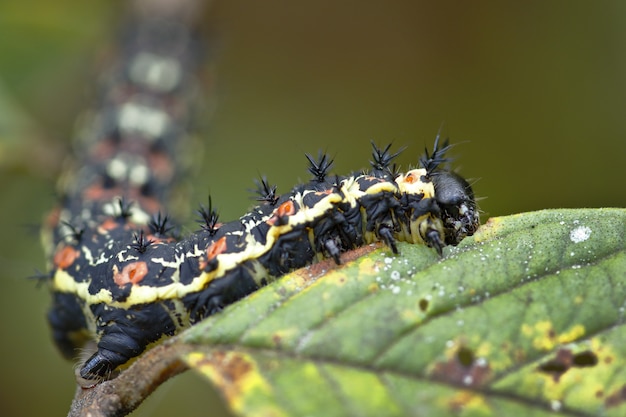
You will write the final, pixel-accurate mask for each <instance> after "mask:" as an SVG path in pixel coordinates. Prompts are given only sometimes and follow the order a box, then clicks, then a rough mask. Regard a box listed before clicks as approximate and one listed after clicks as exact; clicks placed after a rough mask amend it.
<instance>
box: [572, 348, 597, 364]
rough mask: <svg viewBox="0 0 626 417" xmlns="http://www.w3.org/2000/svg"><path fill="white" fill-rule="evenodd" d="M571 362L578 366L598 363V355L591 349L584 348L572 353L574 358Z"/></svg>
mask: <svg viewBox="0 0 626 417" xmlns="http://www.w3.org/2000/svg"><path fill="white" fill-rule="evenodd" d="M572 362H573V365H574V366H578V367H580V368H584V367H588V366H596V365H597V364H598V356H597V355H596V354H595V353H593V352H592V351H590V350H586V351H584V352H580V353H578V354H576V355H574V360H573V361H572Z"/></svg>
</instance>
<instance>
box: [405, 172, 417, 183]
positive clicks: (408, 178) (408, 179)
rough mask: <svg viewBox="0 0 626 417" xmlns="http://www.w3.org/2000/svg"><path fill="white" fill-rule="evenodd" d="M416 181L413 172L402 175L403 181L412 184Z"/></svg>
mask: <svg viewBox="0 0 626 417" xmlns="http://www.w3.org/2000/svg"><path fill="white" fill-rule="evenodd" d="M416 181H417V178H416V177H415V175H414V174H413V173H411V174H408V175H407V176H406V177H404V182H406V183H409V184H413V183H414V182H416Z"/></svg>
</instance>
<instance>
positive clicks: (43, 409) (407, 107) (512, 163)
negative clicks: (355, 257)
mask: <svg viewBox="0 0 626 417" xmlns="http://www.w3.org/2000/svg"><path fill="white" fill-rule="evenodd" d="M119 5H120V3H119V2H98V3H96V2H84V1H79V0H57V1H54V2H48V1H43V0H26V1H17V0H9V1H3V2H0V191H1V193H0V210H1V211H0V222H1V224H0V232H1V233H2V236H1V239H0V264H1V266H2V267H1V269H0V279H1V280H2V287H0V288H1V290H0V315H1V316H0V337H1V340H2V343H0V369H1V370H2V371H1V372H0V414H1V415H3V416H31V415H50V416H52V415H63V414H64V413H66V411H67V408H68V406H69V402H70V399H71V397H72V395H73V376H72V365H71V364H70V363H67V362H65V361H64V360H62V359H61V358H60V356H59V355H58V354H57V352H56V351H55V349H54V347H53V346H52V344H51V342H50V340H49V333H48V329H47V326H46V322H45V318H44V315H45V311H46V308H47V305H48V295H47V294H46V291H45V290H43V289H39V290H38V289H36V288H35V285H34V283H33V282H31V281H28V280H26V279H25V277H26V276H29V275H32V273H33V272H34V270H35V268H38V269H44V260H43V254H42V251H41V249H40V247H39V241H38V237H37V233H36V231H35V229H36V226H37V224H38V223H39V222H40V221H41V219H42V217H43V216H44V214H45V213H46V211H47V210H49V209H50V207H51V206H52V205H53V202H54V189H53V183H54V177H55V175H56V172H57V170H58V168H59V165H60V162H61V160H62V157H63V155H64V153H65V151H66V148H65V147H66V146H67V141H68V139H69V137H70V132H71V129H72V124H73V121H74V119H75V117H76V116H77V114H78V113H79V112H80V109H81V108H82V107H84V106H86V105H88V104H89V97H90V95H91V94H92V93H93V80H94V79H95V75H94V74H97V69H98V65H97V63H98V62H99V59H100V60H101V57H102V56H103V54H104V53H105V52H106V48H105V46H106V40H107V39H110V36H112V35H113V34H114V31H115V22H116V21H117V19H118V17H119V16H120V14H121V13H120V11H121V8H120V7H119ZM206 21H207V26H208V27H209V28H210V29H211V32H212V34H213V36H212V42H211V44H210V45H211V46H210V48H211V51H209V53H208V56H209V57H210V59H211V60H212V62H213V64H214V66H215V72H214V73H213V75H214V81H213V87H211V88H209V87H206V94H207V95H208V96H209V98H210V100H207V101H206V102H205V109H206V114H207V115H206V117H205V120H203V121H202V125H203V126H204V132H203V134H202V138H203V140H204V142H205V143H206V146H205V158H204V159H203V161H204V162H203V165H202V167H201V168H200V169H199V171H198V172H197V173H196V174H195V176H194V177H193V178H192V179H190V182H191V183H192V184H193V185H194V187H195V192H196V194H195V197H194V200H193V204H196V203H197V202H202V201H205V199H206V194H207V193H208V191H209V189H210V191H211V193H212V195H213V197H214V202H215V203H217V205H218V206H219V208H220V212H221V214H222V217H223V218H225V219H232V218H235V217H237V216H238V215H239V214H241V213H243V212H244V210H245V209H246V208H247V207H248V205H249V204H250V200H249V199H248V194H247V193H246V191H245V190H246V189H247V188H250V186H251V179H252V178H254V177H256V176H257V175H258V174H259V173H265V174H267V175H268V177H269V179H270V181H273V182H277V183H278V184H279V190H282V191H286V190H288V189H289V187H290V186H291V185H293V184H294V183H295V181H297V180H298V179H304V178H306V176H307V174H306V172H305V163H304V158H303V156H302V154H303V152H313V153H315V152H317V150H318V149H325V150H327V151H328V152H329V153H330V154H332V155H334V157H335V160H336V171H337V172H339V173H345V172H348V171H350V170H353V169H354V170H356V169H359V168H362V167H364V166H366V163H367V160H368V159H369V154H370V148H369V141H370V140H372V139H373V140H376V141H377V142H379V143H381V144H384V143H386V142H388V141H390V140H393V141H394V144H396V145H398V146H401V145H407V146H408V149H407V151H405V153H404V154H403V156H402V158H401V162H402V163H403V165H405V166H406V165H407V164H409V163H416V161H417V156H418V155H419V154H421V152H422V150H423V147H424V146H425V145H428V146H431V144H432V141H433V138H434V136H435V134H436V132H437V130H438V129H439V128H440V126H441V125H442V123H443V132H444V134H445V135H449V136H450V137H451V138H452V140H453V141H454V142H455V143H460V144H459V146H457V147H456V148H455V149H454V154H456V155H457V156H458V160H457V162H456V165H457V166H460V167H461V172H462V173H463V174H464V175H465V176H467V177H470V178H474V179H475V180H476V181H475V185H474V188H475V191H476V193H477V195H478V196H480V197H486V198H485V199H483V200H481V202H480V205H481V208H482V209H483V211H484V216H483V217H484V218H487V217H488V216H495V215H503V214H509V213H514V212H520V211H528V210H536V209H542V208H558V207H602V206H621V207H624V206H625V205H626V192H625V190H624V189H625V188H626V187H625V185H624V182H625V177H626V117H625V114H624V110H625V109H626V3H624V2H621V1H593V2H590V1H568V0H560V1H543V0H536V1H526V2H513V1H510V2H502V1H475V2H465V1H458V2H452V1H443V2H426V1H413V0H403V1H388V2H383V1H357V0H353V1H331V0H319V1H315V2H293V1H288V0H268V1H264V2H257V1H237V0H228V1H226V0H223V1H215V2H214V5H213V7H212V8H211V9H210V10H209V12H208V13H207V19H206ZM209 78H210V77H208V76H206V74H205V77H204V79H205V86H207V85H209V81H208V80H209ZM213 101H214V102H215V104H216V107H215V110H214V111H213V112H209V108H210V107H211V103H212V102H213ZM187 224H188V225H190V224H191V223H190V222H188V223H187ZM205 389H206V387H205V386H204V385H203V384H202V383H200V380H199V379H197V378H195V377H194V375H191V374H189V375H186V376H184V377H183V378H179V379H177V380H175V381H173V382H170V383H168V384H166V386H164V387H162V388H161V389H160V390H159V391H158V392H157V393H156V394H155V395H154V396H153V398H151V400H150V401H149V402H148V403H146V404H145V405H144V407H143V408H142V410H141V412H137V413H135V415H142V416H143V415H155V416H156V415H158V416H166V415H173V414H174V413H176V414H178V415H185V416H201V415H218V414H216V413H217V412H218V409H217V408H216V407H218V406H216V405H215V403H214V401H215V400H214V399H212V398H213V397H210V398H207V396H206V395H205V394H204V390H205ZM183 408H184V410H183ZM173 410H178V411H173Z"/></svg>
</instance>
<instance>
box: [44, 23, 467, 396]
mask: <svg viewBox="0 0 626 417" xmlns="http://www.w3.org/2000/svg"><path fill="white" fill-rule="evenodd" d="M132 27H133V29H132V30H131V31H130V33H129V34H128V35H127V37H126V40H125V45H127V48H126V52H125V53H124V54H122V57H123V59H122V61H121V64H120V66H119V67H118V70H117V71H116V72H114V76H113V77H111V81H110V82H109V84H108V85H107V86H105V89H104V90H105V92H107V95H105V97H104V100H103V101H104V103H105V106H104V109H105V110H104V112H103V113H101V114H100V116H99V117H98V118H97V120H98V121H99V124H96V125H93V126H92V132H96V133H97V134H96V135H95V136H94V137H93V140H91V141H89V142H88V143H85V144H83V145H81V146H79V148H78V152H77V153H78V157H79V158H80V159H81V160H82V161H83V164H84V165H83V167H82V168H81V170H79V171H71V170H70V171H69V172H70V176H71V178H72V179H73V181H65V182H62V186H61V191H62V193H63V200H62V204H61V208H60V209H58V210H57V211H55V212H53V214H52V215H51V216H50V218H49V221H48V226H49V227H48V230H50V231H51V233H49V234H48V238H47V240H46V242H47V243H46V247H47V248H50V259H51V267H50V274H49V280H48V282H49V284H50V287H51V290H52V294H53V305H52V308H51V310H50V313H49V315H48V319H49V321H50V325H51V327H52V330H53V336H54V339H55V342H56V343H57V345H58V346H59V348H60V349H61V351H62V352H63V353H64V354H65V355H66V356H68V357H72V356H73V355H74V354H75V351H76V349H77V348H79V347H81V346H83V345H84V344H85V343H87V342H88V341H90V340H93V341H95V342H96V343H97V350H96V351H95V353H93V355H92V356H91V357H89V358H88V359H87V360H86V361H85V362H84V364H83V365H82V367H81V368H80V370H79V377H80V379H81V383H82V384H83V385H85V386H89V385H93V384H94V383H96V382H97V381H100V380H102V379H107V378H110V377H112V376H113V375H114V373H115V372H116V371H117V370H119V367H120V366H121V365H124V364H125V363H127V362H128V361H129V360H130V359H132V358H134V357H136V356H138V355H139V354H140V353H142V352H143V351H144V350H145V349H146V347H147V346H148V345H150V344H152V343H155V342H158V341H159V340H160V339H162V338H163V337H167V336H171V335H173V334H175V333H176V332H178V331H179V330H181V329H183V328H185V327H188V326H189V325H192V324H194V323H196V322H198V321H200V320H202V319H203V318H205V317H207V316H209V315H211V314H214V313H216V312H218V311H220V310H221V309H222V308H224V307H225V306H227V305H228V304H231V303H233V302H235V301H237V300H239V299H241V298H243V297H245V296H246V295H248V294H250V293H251V292H253V291H255V290H256V289H258V288H259V287H261V286H263V285H265V284H267V283H268V282H270V281H272V280H274V279H276V278H277V277H280V276H281V275H283V274H285V273H287V272H289V271H291V270H294V269H296V268H300V267H303V266H305V265H309V264H311V263H312V262H315V261H316V260H318V259H321V258H327V257H330V258H333V259H334V260H335V262H337V263H339V262H340V254H341V253H343V252H345V251H348V250H351V249H354V248H357V247H359V246H362V245H364V244H367V243H371V242H376V241H383V242H384V243H385V244H386V245H387V246H388V247H389V248H390V249H391V250H392V251H393V252H394V253H398V249H397V247H396V241H406V242H411V243H424V244H426V245H428V246H430V247H433V248H434V249H435V250H436V251H437V252H438V253H439V254H440V255H441V254H442V250H443V247H444V246H446V245H456V244H458V243H459V242H460V241H461V240H462V239H463V238H464V237H465V236H468V235H472V234H473V233H474V231H475V230H476V228H477V226H478V224H479V217H478V211H477V208H476V204H475V200H474V194H473V192H472V189H471V187H470V185H469V184H468V182H467V181H466V180H464V179H463V178H461V177H460V176H459V175H457V174H455V173H453V172H450V171H448V170H445V169H443V168H442V167H441V166H442V165H443V164H444V163H445V162H447V160H446V158H445V153H446V151H447V150H448V149H449V147H450V146H449V145H448V143H447V141H446V142H445V143H442V144H440V143H439V137H437V139H436V140H435V145H434V148H433V151H432V153H429V152H428V151H426V153H425V155H424V156H423V157H421V158H420V161H419V162H420V168H416V169H412V170H409V171H407V172H399V171H398V170H397V169H396V167H395V165H394V166H392V165H391V164H392V161H393V159H394V158H395V157H396V156H397V155H398V154H399V152H398V153H392V152H390V146H387V147H385V148H384V149H383V148H378V147H377V146H375V145H373V159H372V161H371V169H370V170H368V171H367V172H363V173H359V174H353V175H349V176H336V175H330V174H329V170H330V168H331V165H332V163H333V161H332V160H330V159H329V158H328V157H327V155H324V154H322V155H320V156H319V158H317V159H315V158H313V157H311V156H309V155H307V159H308V160H309V172H310V173H311V174H312V176H313V178H312V180H311V181H309V182H308V183H306V184H301V185H298V186H296V187H295V188H294V189H293V190H291V191H290V192H289V193H286V194H283V195H278V194H277V192H276V187H275V186H271V185H270V184H269V183H268V182H267V181H266V180H265V179H262V180H260V181H259V182H258V184H257V185H258V201H259V205H257V206H256V207H254V208H253V209H252V210H251V211H250V212H249V213H247V214H245V215H244V216H242V217H241V218H239V219H238V220H236V221H231V222H227V223H221V222H220V221H219V218H218V215H217V213H216V211H215V210H214V209H213V207H212V204H211V200H210V198H209V204H208V206H206V207H201V209H200V210H199V214H200V222H201V228H200V230H198V231H197V232H195V233H192V234H191V235H189V236H186V237H184V238H182V239H181V238H179V237H178V236H177V235H176V233H175V232H174V228H173V225H172V224H171V222H170V221H169V219H168V217H167V216H164V215H162V214H161V213H163V202H164V201H166V199H167V197H168V195H167V192H168V190H169V189H170V188H171V186H172V184H173V183H174V180H175V178H176V177H177V166H178V165H177V164H178V162H177V161H176V160H175V159H174V158H173V156H174V155H176V154H177V152H176V149H177V147H178V146H179V144H180V143H181V141H182V140H184V137H185V132H184V127H185V126H186V123H187V121H186V114H187V113H188V111H189V109H190V107H191V104H192V100H191V96H192V94H191V93H190V91H193V89H194V82H193V79H192V78H191V75H190V74H192V73H193V69H194V67H195V65H196V64H195V62H194V59H193V57H194V56H196V55H195V53H194V48H195V46H194V43H193V42H190V40H193V39H194V37H193V36H192V33H191V32H190V30H189V27H188V26H187V25H186V24H182V23H180V22H177V21H176V20H172V19H171V18H170V19H168V20H166V21H163V20H162V19H155V18H152V19H147V18H144V19H143V20H141V21H140V22H139V23H137V22H136V23H135V24H134V25H132Z"/></svg>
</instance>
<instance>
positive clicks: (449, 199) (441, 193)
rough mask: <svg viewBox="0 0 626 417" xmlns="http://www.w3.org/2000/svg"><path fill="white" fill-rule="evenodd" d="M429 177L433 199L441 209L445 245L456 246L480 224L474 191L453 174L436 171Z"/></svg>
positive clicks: (458, 176)
mask: <svg viewBox="0 0 626 417" xmlns="http://www.w3.org/2000/svg"><path fill="white" fill-rule="evenodd" d="M431 177H432V180H433V185H434V187H435V199H436V200H437V204H438V205H439V208H440V209H441V219H442V220H443V223H444V227H445V234H446V244H448V245H457V244H458V243H459V242H461V240H463V238H464V237H465V236H471V235H473V234H474V232H475V231H476V229H477V228H478V226H479V224H480V218H479V215H478V209H477V208H476V201H475V199H474V191H473V190H472V187H471V186H470V185H469V183H468V182H467V181H466V180H465V179H464V178H463V177H461V176H460V175H458V174H455V173H454V172H449V171H437V172H435V173H433V174H432V175H431Z"/></svg>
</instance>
